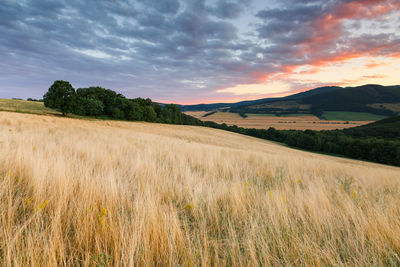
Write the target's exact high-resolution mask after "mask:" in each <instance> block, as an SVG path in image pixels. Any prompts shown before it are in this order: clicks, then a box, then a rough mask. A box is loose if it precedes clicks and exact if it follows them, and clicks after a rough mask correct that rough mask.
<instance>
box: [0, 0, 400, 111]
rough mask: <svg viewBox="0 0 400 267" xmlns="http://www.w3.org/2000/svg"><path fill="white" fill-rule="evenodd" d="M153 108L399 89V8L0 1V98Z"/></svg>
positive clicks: (363, 2)
mask: <svg viewBox="0 0 400 267" xmlns="http://www.w3.org/2000/svg"><path fill="white" fill-rule="evenodd" d="M55 80H66V81H69V82H70V83H71V84H72V86H73V87H74V88H76V89H77V88H83V87H89V86H102V87H105V88H108V89H112V90H114V91H117V92H119V93H122V94H124V95H125V96H126V97H129V98H135V97H145V98H147V97H149V98H151V99H152V100H154V101H159V102H165V103H181V104H195V103H213V102H235V101H239V100H245V99H257V98H264V97H276V96H284V95H289V94H293V93H296V92H300V91H304V90H308V89H312V88H315V87H320V86H331V85H337V86H358V85H362V84H371V83H373V84H382V85H396V84H400V0H387V1H382V0H303V1H301V0H280V1H270V0H85V1H82V0H0V98H12V97H16V98H24V99H26V98H28V97H31V98H37V99H39V98H41V97H42V96H43V94H44V93H45V92H46V91H47V90H48V88H49V87H50V86H51V84H52V83H53V82H54V81H55Z"/></svg>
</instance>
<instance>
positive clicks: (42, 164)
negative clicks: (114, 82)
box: [0, 112, 400, 266]
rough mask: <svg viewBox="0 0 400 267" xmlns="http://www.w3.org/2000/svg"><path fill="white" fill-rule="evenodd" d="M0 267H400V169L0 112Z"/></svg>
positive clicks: (245, 143)
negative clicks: (200, 266) (69, 266)
mask: <svg viewBox="0 0 400 267" xmlns="http://www.w3.org/2000/svg"><path fill="white" fill-rule="evenodd" d="M0 126H1V127H0V184H1V186H0V203H2V204H1V205H0V225H1V227H0V265H1V266H57V265H74V266H77V265H79V266H95V265H98V266H106V265H110V266H134V265H137V266H144V265H145V266H155V265H158V266H178V265H179V266H199V265H204V266H224V265H229V266H258V265H264V266H271V265H273V266H280V265H287V266H293V265H298V266H315V265H321V266H333V265H334V266H342V265H346V266H369V265H372V266H398V265H399V264H400V260H399V257H400V254H399V253H400V250H399V248H400V243H399V242H400V241H399V239H398V237H399V236H400V223H399V220H398V218H399V216H400V209H399V207H400V195H399V192H400V180H399V179H398V178H399V177H400V169H399V168H395V167H389V166H384V165H379V164H373V163H367V162H361V161H356V160H348V159H343V158H337V157H330V156H325V155H319V154H313V153H308V152H303V151H299V150H294V149H290V148H287V147H284V146H281V145H277V144H274V143H271V142H267V141H264V140H260V139H256V138H252V137H247V136H243V135H239V134H235V133H230V132H227V131H221V130H217V129H210V128H204V127H196V126H183V125H166V124H155V123H138V122H122V121H86V120H77V119H71V118H61V117H55V116H37V115H29V114H18V113H10V112H0Z"/></svg>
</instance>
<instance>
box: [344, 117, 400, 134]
mask: <svg viewBox="0 0 400 267" xmlns="http://www.w3.org/2000/svg"><path fill="white" fill-rule="evenodd" d="M344 133H346V134H348V135H351V136H356V137H369V136H372V137H380V138H385V139H397V140H400V116H396V117H391V118H387V119H383V120H380V121H376V122H374V123H370V124H367V125H362V126H359V127H354V128H350V129H346V130H344Z"/></svg>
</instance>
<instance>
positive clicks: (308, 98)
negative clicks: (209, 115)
mask: <svg viewBox="0 0 400 267" xmlns="http://www.w3.org/2000/svg"><path fill="white" fill-rule="evenodd" d="M180 108H181V110H182V111H213V110H218V109H223V110H225V111H231V112H235V113H242V114H243V113H260V114H262V113H274V114H277V115H279V114H292V113H312V114H315V115H317V116H322V114H323V112H325V111H348V112H369V113H373V114H379V115H387V116H393V115H396V114H399V112H400V86H399V85H397V86H382V85H376V84H367V85H363V86H357V87H345V88H343V87H339V86H327V87H319V88H315V89H312V90H309V91H306V92H302V93H298V94H293V95H290V96H286V97H280V98H263V99H257V100H248V101H241V102H237V103H215V104H199V105H181V106H180Z"/></svg>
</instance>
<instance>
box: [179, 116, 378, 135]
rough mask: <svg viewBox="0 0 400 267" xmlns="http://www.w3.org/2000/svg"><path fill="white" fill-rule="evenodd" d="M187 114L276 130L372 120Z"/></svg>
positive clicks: (333, 126)
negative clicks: (348, 120) (347, 120)
mask: <svg viewBox="0 0 400 267" xmlns="http://www.w3.org/2000/svg"><path fill="white" fill-rule="evenodd" d="M185 113H186V114H188V115H191V116H194V117H197V118H199V119H200V120H202V121H214V122H216V123H226V124H227V125H237V126H240V127H244V128H256V129H268V128H269V127H274V128H275V129H278V130H307V129H310V130H316V131H320V130H335V129H344V128H349V127H356V126H360V125H364V124H368V123H371V122H372V121H350V122H349V123H346V122H345V121H334V120H320V119H319V118H318V117H316V116H312V115H311V116H292V117H290V116H282V117H275V116H268V115H267V116H261V115H260V114H248V117H247V118H242V117H241V116H240V115H239V114H238V113H230V112H217V113H214V114H212V115H210V116H207V117H201V116H202V115H201V116H200V114H201V113H200V112H185Z"/></svg>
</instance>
